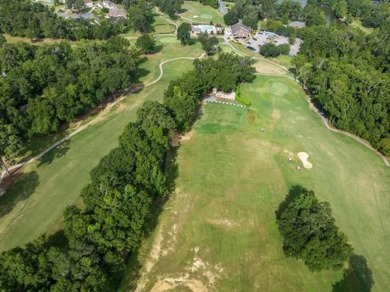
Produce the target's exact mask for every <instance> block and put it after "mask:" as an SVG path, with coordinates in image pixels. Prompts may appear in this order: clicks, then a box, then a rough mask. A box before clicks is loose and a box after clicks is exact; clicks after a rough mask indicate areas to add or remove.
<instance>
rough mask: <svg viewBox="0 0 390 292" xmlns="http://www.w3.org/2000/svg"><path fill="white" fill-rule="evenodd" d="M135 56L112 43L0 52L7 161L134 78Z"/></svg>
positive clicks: (0, 140) (1, 138) (0, 110)
mask: <svg viewBox="0 0 390 292" xmlns="http://www.w3.org/2000/svg"><path fill="white" fill-rule="evenodd" d="M139 62H140V58H139V53H138V52H137V51H136V50H134V49H133V48H130V47H129V42H128V41H127V40H125V39H123V38H120V37H114V38H111V39H110V40H108V41H106V42H102V43H100V44H97V43H81V44H79V45H78V46H76V47H71V46H70V44H68V43H58V44H53V45H43V46H39V47H38V46H30V45H27V44H25V43H15V44H11V43H4V44H3V45H2V46H0V71H2V72H3V73H4V75H3V77H1V78H0V145H1V146H2V147H1V148H0V149H1V150H0V151H1V153H0V156H1V155H4V156H6V158H11V156H12V154H15V152H16V151H17V149H18V148H19V147H20V146H22V144H23V143H24V142H27V141H29V139H31V138H34V137H37V136H40V135H47V134H50V133H55V132H56V131H58V129H59V127H60V125H61V124H62V123H64V122H69V121H72V120H74V119H75V118H76V117H77V116H79V115H80V114H83V113H85V112H87V111H88V110H90V109H92V108H93V107H95V106H96V105H97V104H99V103H100V102H102V101H103V100H105V99H106V98H107V97H108V96H109V95H111V94H113V93H116V92H117V91H118V90H121V89H123V88H128V87H129V86H130V85H131V84H132V81H133V80H134V78H135V76H136V70H137V68H138V64H139Z"/></svg>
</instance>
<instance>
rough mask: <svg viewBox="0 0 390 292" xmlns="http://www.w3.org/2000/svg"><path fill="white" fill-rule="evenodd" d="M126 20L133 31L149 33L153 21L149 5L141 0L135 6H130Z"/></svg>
mask: <svg viewBox="0 0 390 292" xmlns="http://www.w3.org/2000/svg"><path fill="white" fill-rule="evenodd" d="M128 19H129V22H130V26H131V28H132V29H133V30H135V31H139V32H141V33H148V32H151V31H152V30H153V28H152V23H153V21H154V18H153V13H152V7H151V4H150V3H148V2H146V1H143V0H141V1H139V2H138V3H137V4H136V5H132V6H130V8H129V10H128Z"/></svg>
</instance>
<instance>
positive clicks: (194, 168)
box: [122, 76, 390, 291]
mask: <svg viewBox="0 0 390 292" xmlns="http://www.w3.org/2000/svg"><path fill="white" fill-rule="evenodd" d="M242 94H243V96H245V97H247V98H249V99H251V101H252V107H251V109H250V111H248V112H247V111H246V110H245V109H241V108H236V107H233V106H229V105H221V104H207V105H206V106H205V108H204V114H203V116H202V117H201V119H200V120H199V121H197V122H196V123H195V125H194V127H193V130H192V132H190V133H189V134H187V135H186V136H185V137H183V139H182V145H181V147H180V148H179V150H178V156H177V163H178V169H179V177H178V179H177V181H176V191H175V192H174V194H172V197H171V199H170V200H169V201H168V203H167V204H166V205H165V207H164V211H163V213H162V214H161V216H160V218H159V222H160V223H159V225H158V228H157V229H156V231H155V233H154V235H153V236H152V237H151V238H149V239H147V240H146V242H145V243H144V245H143V246H142V248H141V250H140V252H139V256H138V261H139V262H140V265H141V266H142V267H143V268H142V269H141V274H142V277H141V278H140V279H139V280H138V291H163V290H164V289H165V290H167V289H170V288H176V289H177V290H178V291H188V290H192V291H206V290H207V289H209V290H211V291H331V290H332V285H334V284H335V283H336V282H338V286H340V284H346V285H351V283H352V285H353V289H352V290H350V291H370V288H371V285H372V284H373V290H374V291H386V290H387V289H388V287H390V278H389V277H388V275H389V270H390V264H389V261H388V259H389V258H390V249H389V248H388V246H389V240H388V239H389V237H388V236H389V234H390V220H389V219H390V208H389V207H390V206H389V204H390V171H389V168H388V167H386V166H385V165H384V163H383V161H382V160H381V159H380V158H379V157H378V156H377V155H376V154H374V153H373V152H371V151H370V150H369V149H367V148H366V147H364V146H362V145H361V144H359V143H357V142H356V141H354V140H353V139H351V138H349V137H346V136H343V135H340V134H337V133H334V132H331V131H329V130H328V129H326V127H325V125H324V124H323V122H322V121H321V119H320V118H319V117H318V116H317V114H316V113H315V112H314V111H313V110H311V109H309V106H308V103H307V101H306V99H305V96H304V93H303V91H302V89H301V88H300V87H299V85H297V84H296V83H295V82H294V81H292V80H289V79H287V78H284V77H264V76H258V77H257V78H256V80H255V81H254V82H253V83H252V84H246V85H244V86H242ZM261 127H262V128H264V133H260V131H259V129H260V128H261ZM299 152H307V153H308V154H309V155H310V156H309V158H308V162H310V163H311V164H312V166H313V167H312V168H311V169H310V170H307V169H304V168H303V170H302V171H301V172H297V171H296V166H298V165H300V166H301V167H302V164H301V162H300V160H299V159H298V156H297V154H298V153H299ZM289 156H291V157H292V159H293V161H292V162H291V163H289V162H288V157H289ZM295 184H301V185H302V186H304V187H306V188H308V189H312V190H314V191H315V192H316V194H317V196H318V197H319V199H320V200H326V201H328V202H330V204H331V206H332V209H333V214H334V216H335V218H336V224H337V225H338V226H339V227H340V228H341V229H342V230H343V231H344V232H345V233H346V234H347V235H348V237H349V241H350V243H351V244H352V245H353V247H354V253H355V254H356V255H358V256H361V257H360V258H359V259H360V261H357V263H356V262H354V263H355V265H354V266H353V268H354V272H353V273H352V276H351V275H350V276H348V277H347V276H343V273H342V272H341V271H340V272H321V273H311V272H309V271H308V269H307V268H306V266H305V265H304V264H303V263H302V262H298V261H297V260H294V259H286V258H285V256H284V254H283V252H282V242H281V238H280V236H279V232H278V230H277V226H276V223H275V213H274V212H275V210H276V209H277V208H278V206H279V204H280V203H281V202H282V201H283V199H284V197H285V195H286V194H287V191H288V189H289V188H290V187H291V186H293V185H295ZM364 260H367V265H368V268H367V267H365V266H364V264H363V263H364ZM371 272H372V275H373V281H371V280H370V273H371ZM130 280H133V281H134V279H130ZM357 281H361V282H360V283H361V286H360V287H358V286H357V284H356V283H357ZM127 288H128V286H126V285H124V287H122V290H123V291H128V289H127ZM142 288H143V289H142ZM359 288H360V289H361V290H359ZM175 291H176V290H175ZM333 291H338V290H337V289H336V288H334V289H333ZM344 291H345V290H344Z"/></svg>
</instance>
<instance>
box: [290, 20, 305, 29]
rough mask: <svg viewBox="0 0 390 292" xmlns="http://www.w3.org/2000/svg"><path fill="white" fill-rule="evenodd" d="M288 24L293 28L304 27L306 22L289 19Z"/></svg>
mask: <svg viewBox="0 0 390 292" xmlns="http://www.w3.org/2000/svg"><path fill="white" fill-rule="evenodd" d="M288 25H289V26H291V27H295V28H304V27H305V26H306V23H304V22H302V21H291V22H290V23H289V24H288Z"/></svg>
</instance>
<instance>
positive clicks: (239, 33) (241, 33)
mask: <svg viewBox="0 0 390 292" xmlns="http://www.w3.org/2000/svg"><path fill="white" fill-rule="evenodd" d="M230 28H231V30H232V35H233V37H234V38H240V39H247V38H249V37H250V33H251V31H252V29H251V28H250V27H248V26H246V25H244V24H242V23H241V21H240V22H237V23H236V24H233V25H232V26H231V27H230Z"/></svg>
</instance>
